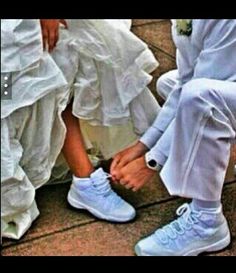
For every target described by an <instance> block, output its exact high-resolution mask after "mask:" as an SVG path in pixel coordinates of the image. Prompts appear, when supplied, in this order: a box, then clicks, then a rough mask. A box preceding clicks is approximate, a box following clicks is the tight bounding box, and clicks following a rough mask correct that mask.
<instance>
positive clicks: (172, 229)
mask: <svg viewBox="0 0 236 273" xmlns="http://www.w3.org/2000/svg"><path fill="white" fill-rule="evenodd" d="M176 214H177V215H178V216H180V217H179V218H178V219H177V220H175V221H173V222H172V223H170V224H168V225H166V226H164V227H163V228H162V229H159V230H157V231H156V232H155V235H156V236H157V237H158V238H159V239H160V240H161V242H162V243H164V244H166V243H167V242H168V240H169V238H170V239H172V240H173V239H176V237H177V236H178V235H183V234H184V233H185V231H186V230H190V229H191V228H192V226H193V225H194V224H195V223H197V222H198V218H199V217H200V214H201V213H200V212H193V211H192V209H191V207H190V206H189V204H187V203H186V204H183V205H182V206H181V207H179V208H178V209H177V211H176Z"/></svg>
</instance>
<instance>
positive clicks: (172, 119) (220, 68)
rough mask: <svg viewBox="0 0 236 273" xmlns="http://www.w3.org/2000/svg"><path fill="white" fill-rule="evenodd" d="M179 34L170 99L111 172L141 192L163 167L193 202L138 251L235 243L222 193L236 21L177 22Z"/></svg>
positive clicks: (233, 103)
mask: <svg viewBox="0 0 236 273" xmlns="http://www.w3.org/2000/svg"><path fill="white" fill-rule="evenodd" d="M172 35H173V40H174V42H175V44H176V47H177V67H178V70H177V71H174V72H173V71H172V72H169V73H168V74H166V75H164V76H163V77H161V78H160V79H159V81H158V84H157V87H158V90H159V92H160V93H161V94H162V96H163V97H164V98H165V97H167V95H168V94H169V95H168V98H167V101H166V103H165V104H164V106H163V108H162V110H161V111H160V113H159V115H158V117H157V118H156V120H155V121H154V123H153V125H152V126H151V127H150V128H149V129H148V130H147V132H146V133H145V134H144V135H143V136H142V137H141V138H140V140H139V142H138V143H137V144H135V145H134V146H132V147H129V148H128V149H126V150H124V151H122V152H120V153H118V154H117V155H116V156H115V157H114V160H113V163H112V165H111V174H112V176H113V179H114V180H117V181H119V182H120V183H121V184H122V185H124V186H125V187H126V188H128V189H133V190H134V191H136V190H138V189H140V188H141V187H142V186H143V185H145V184H146V183H148V181H150V178H151V177H153V175H155V174H156V173H157V172H160V176H161V178H162V180H163V183H164V185H165V186H166V188H167V190H168V191H169V193H170V194H171V195H174V196H181V197H185V198H190V199H192V202H191V203H190V204H184V205H183V206H181V207H180V208H179V209H178V210H177V215H178V216H179V218H178V219H177V220H175V221H173V222H171V223H170V224H168V225H166V226H164V227H162V228H159V229H157V231H156V232H154V233H153V234H152V235H151V236H149V237H147V238H145V239H143V240H141V241H140V242H138V244H137V245H136V246H135V251H136V254H137V255H144V256H145V255H147V256H169V255H170V256H174V255H181V256H182V255H183V256H186V255H198V254H199V253H202V252H205V251H207V252H209V251H218V250H221V249H223V248H225V247H226V246H228V244H229V243H230V231H229V227H228V224H227V221H226V219H225V217H224V215H223V212H222V204H221V196H222V188H223V183H224V179H225V174H226V170H227V166H228V163H229V158H230V147H231V144H232V143H234V142H235V139H236V62H235V57H236V20H235V19H232V20H215V19H214V20H213V19H208V20H203V19H202V20H200V19H199V20H197V19H196V20H187V19H183V20H181V19H179V20H173V24H172ZM231 198H232V200H231V201H232V202H233V203H234V204H235V202H236V199H235V197H234V196H232V197H231Z"/></svg>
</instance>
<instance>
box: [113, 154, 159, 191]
mask: <svg viewBox="0 0 236 273" xmlns="http://www.w3.org/2000/svg"><path fill="white" fill-rule="evenodd" d="M156 173H157V172H156V171H154V170H151V169H149V168H148V167H147V166H146V162H145V158H144V156H142V157H140V158H138V159H136V160H134V161H132V162H130V163H129V164H128V165H126V166H124V167H123V168H122V169H121V170H120V171H119V172H117V175H116V177H117V179H118V180H119V183H120V184H121V185H123V186H124V187H125V188H126V189H132V190H133V191H137V190H139V189H140V188H142V187H143V186H144V185H145V184H147V183H148V182H149V181H150V180H151V179H152V177H153V176H154V175H155V174H156Z"/></svg>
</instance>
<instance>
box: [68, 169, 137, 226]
mask: <svg viewBox="0 0 236 273" xmlns="http://www.w3.org/2000/svg"><path fill="white" fill-rule="evenodd" d="M109 177H110V175H109V174H107V173H105V172H104V171H103V169H102V168H100V169H98V170H97V171H95V172H94V173H92V174H91V176H90V178H75V177H74V178H73V181H72V185H71V188H70V191H69V193H68V196H67V200H68V202H69V204H70V205H71V206H73V207H75V208H78V209H86V210H88V211H89V212H90V213H92V214H93V215H94V216H96V217H97V218H100V219H104V220H108V221H112V222H127V221H130V220H132V219H133V218H134V217H135V215H136V212H135V209H134V208H133V207H132V206H131V205H130V204H128V203H127V202H126V201H124V200H123V199H121V197H119V196H118V195H117V194H116V193H115V192H114V191H113V190H112V188H111V186H110V181H109V180H108V178H109Z"/></svg>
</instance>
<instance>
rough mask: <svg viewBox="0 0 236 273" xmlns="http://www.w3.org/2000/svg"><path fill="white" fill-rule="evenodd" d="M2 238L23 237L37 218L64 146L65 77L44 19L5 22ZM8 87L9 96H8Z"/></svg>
mask: <svg viewBox="0 0 236 273" xmlns="http://www.w3.org/2000/svg"><path fill="white" fill-rule="evenodd" d="M4 82H7V83H8V84H6V83H5V84H1V237H8V238H12V239H19V238H21V237H22V236H23V235H24V234H25V232H26V231H27V230H28V229H29V227H30V226H31V224H32V222H33V221H34V220H35V219H36V218H37V217H38V215H39V210H38V208H37V205H36V202H35V192H36V189H37V188H39V187H41V186H42V185H44V184H45V183H46V182H47V181H48V180H49V178H50V176H51V170H52V168H53V166H54V164H55V162H56V159H57V157H58V155H59V154H60V151H61V149H62V147H63V144H64V139H65V134H66V128H65V125H64V122H63V120H62V117H61V114H62V112H63V111H64V110H65V108H66V106H67V102H68V99H69V92H67V89H66V84H67V82H66V79H65V77H64V76H63V74H62V72H61V70H60V69H59V68H58V66H57V65H56V64H55V62H54V61H53V59H52V57H51V56H50V54H49V53H48V52H43V45H42V35H41V28H40V21H39V20H31V19H27V20H25V19H14V20H8V19H4V20H1V83H4ZM5 86H8V87H9V89H8V92H9V93H8V95H9V96H4V95H5V92H7V91H5V89H4V88H5Z"/></svg>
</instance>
